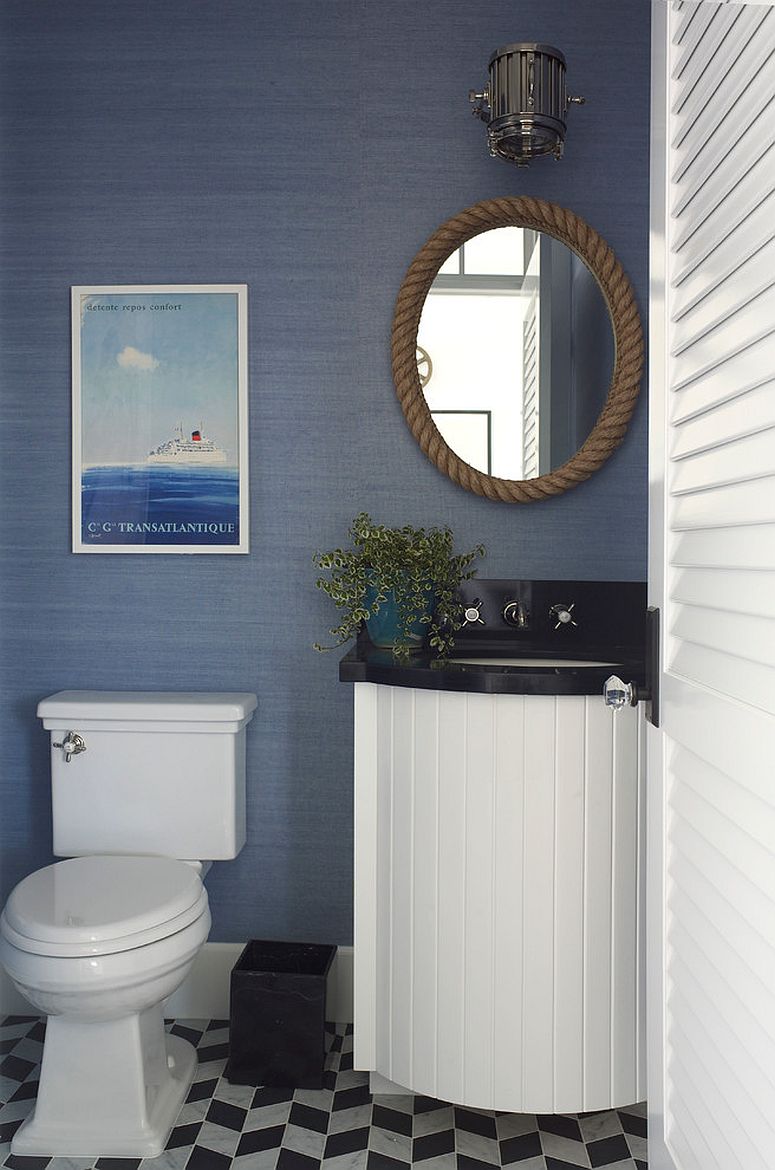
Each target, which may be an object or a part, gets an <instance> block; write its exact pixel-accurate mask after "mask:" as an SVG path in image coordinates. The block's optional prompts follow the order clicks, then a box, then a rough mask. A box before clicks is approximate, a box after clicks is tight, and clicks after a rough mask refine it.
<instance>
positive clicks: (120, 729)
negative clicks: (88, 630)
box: [0, 691, 256, 1158]
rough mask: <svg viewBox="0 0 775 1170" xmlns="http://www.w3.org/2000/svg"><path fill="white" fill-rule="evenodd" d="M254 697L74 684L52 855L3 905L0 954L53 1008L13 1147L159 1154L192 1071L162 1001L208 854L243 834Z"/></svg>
mask: <svg viewBox="0 0 775 1170" xmlns="http://www.w3.org/2000/svg"><path fill="white" fill-rule="evenodd" d="M255 708H256V697H255V695H251V694H241V693H240V694H173V693H148V692H142V693H139V692H121V691H115V692H96V691H62V692H60V693H59V694H56V695H52V696H51V697H50V698H48V699H44V700H43V701H42V702H41V703H40V704H39V706H38V715H39V716H40V717H41V719H42V720H43V726H44V727H45V728H47V729H48V730H49V731H50V733H51V784H52V809H53V825H54V854H55V855H56V856H57V857H67V858H69V859H70V860H67V861H58V862H56V863H55V864H54V865H49V866H47V867H46V868H45V869H41V870H38V872H37V873H33V874H30V876H29V877H26V878H24V880H23V881H21V882H20V883H19V885H18V886H16V888H15V889H14V890H13V892H12V893H11V895H10V897H9V899H8V901H7V903H6V906H5V909H4V910H3V913H2V916H1V917H0V962H2V965H3V966H4V967H5V969H6V971H7V972H8V974H9V975H10V977H11V979H12V980H13V982H14V983H15V985H16V986H17V988H18V989H19V991H21V993H22V994H23V995H24V996H26V998H27V999H28V1000H29V1001H30V1003H32V1004H33V1005H34V1006H35V1007H36V1008H38V1009H39V1010H40V1011H41V1012H45V1014H46V1015H47V1016H48V1017H49V1018H48V1023H47V1027H46V1039H45V1044H44V1048H43V1063H42V1067H41V1074H40V1087H39V1089H38V1097H37V1102H36V1105H35V1110H34V1112H33V1113H32V1115H31V1116H30V1117H29V1118H28V1119H27V1121H25V1123H24V1124H23V1125H22V1126H21V1127H20V1128H19V1129H18V1130H17V1132H16V1134H15V1136H14V1138H13V1141H12V1143H11V1149H12V1152H13V1153H14V1154H48V1155H59V1156H74V1157H92V1156H97V1155H107V1156H113V1157H135V1158H143V1157H144V1158H149V1157H154V1156H155V1155H156V1154H159V1153H161V1151H162V1150H163V1149H164V1146H165V1143H166V1141H167V1137H168V1135H169V1132H170V1130H171V1128H172V1126H173V1125H174V1122H175V1119H176V1117H177V1114H178V1111H179V1109H180V1106H181V1104H182V1102H183V1101H184V1100H185V1097H186V1094H187V1092H188V1088H189V1085H190V1084H191V1081H192V1079H193V1075H194V1070H195V1067H196V1053H195V1051H194V1049H193V1047H192V1046H191V1045H190V1044H188V1043H187V1042H186V1041H185V1040H183V1039H181V1038H180V1037H177V1036H169V1035H166V1034H165V1031H164V1019H163V1014H162V1004H163V1002H164V1000H166V999H167V998H168V997H169V996H170V995H171V994H172V993H173V991H175V990H176V988H177V987H178V986H179V985H180V984H181V983H182V981H183V979H184V978H185V977H186V975H187V974H188V972H189V970H190V969H191V965H192V963H193V961H194V959H195V957H196V954H197V952H198V951H199V949H200V947H201V946H202V945H203V943H204V942H205V940H206V938H207V935H208V933H209V930H210V911H209V908H208V902H207V893H206V891H205V889H204V886H203V885H202V880H201V877H200V874H201V873H202V870H203V865H202V862H203V860H204V859H207V861H208V862H210V861H214V860H220V859H226V858H232V857H236V856H237V854H238V853H239V851H240V849H241V848H242V846H243V845H244V843H245V727H246V725H247V724H248V723H249V722H250V719H251V718H252V716H253V712H254V710H255Z"/></svg>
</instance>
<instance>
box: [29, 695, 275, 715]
mask: <svg viewBox="0 0 775 1170" xmlns="http://www.w3.org/2000/svg"><path fill="white" fill-rule="evenodd" d="M257 703H258V700H257V699H256V696H255V695H251V694H249V693H247V692H244V691H234V692H228V691H227V692H215V691H213V692H209V691H208V692H198V691H58V692H57V694H55V695H49V697H48V698H46V699H41V701H40V702H39V703H38V716H39V718H41V719H43V720H44V722H45V721H46V720H48V719H65V720H67V719H72V720H74V721H78V720H81V721H82V720H84V719H86V718H90V719H94V720H103V719H105V720H127V721H130V722H134V721H135V720H137V721H142V722H143V723H152V722H154V721H155V720H158V721H163V722H176V723H178V722H179V723H198V722H202V723H235V722H243V721H244V722H247V721H248V720H249V719H250V718H251V717H252V714H253V712H254V711H255V709H256V705H257Z"/></svg>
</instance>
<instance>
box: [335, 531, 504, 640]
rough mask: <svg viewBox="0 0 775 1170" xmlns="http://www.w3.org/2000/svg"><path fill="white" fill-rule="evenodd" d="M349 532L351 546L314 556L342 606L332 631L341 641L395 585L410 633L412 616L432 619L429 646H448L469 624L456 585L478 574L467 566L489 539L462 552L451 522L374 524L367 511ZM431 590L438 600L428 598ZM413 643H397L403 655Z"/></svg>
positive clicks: (401, 619) (354, 632) (405, 630)
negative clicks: (464, 620) (457, 547)
mask: <svg viewBox="0 0 775 1170" xmlns="http://www.w3.org/2000/svg"><path fill="white" fill-rule="evenodd" d="M349 535H350V539H351V541H352V546H353V547H352V548H346V549H342V548H335V549H333V550H332V551H331V552H326V553H316V554H315V556H314V558H313V560H314V563H315V565H316V566H317V567H318V568H319V569H325V570H327V571H328V573H329V576H328V577H318V579H317V581H316V582H315V584H316V585H317V587H318V589H322V590H323V592H324V593H327V594H328V596H329V597H330V598H331V600H332V601H333V602H334V604H335V605H336V607H337V609H338V610H339V611H340V617H341V621H340V623H339V625H338V626H334V627H333V628H332V629H331V630H330V631H329V632H330V633H331V634H332V635H333V636H334V638H336V642H335V646H341V645H343V644H344V643H345V642H348V641H349V640H350V639H351V638H354V637H355V636H356V635H357V634H358V631H359V630H360V628H361V625H362V623H363V622H365V621H367V620H368V619H369V618H370V617H371V616H372V615H373V614H376V613H378V612H379V608H380V606H381V605H382V604H383V603H384V602H385V601H386V599H387V595H388V593H389V592H390V591H392V592H393V595H394V597H395V599H396V603H397V606H398V616H399V622H400V625H401V628H402V631H403V633H404V636H405V637H406V638H407V639H408V637H409V629H410V627H411V625H412V623H413V622H415V621H417V620H420V621H422V622H423V623H424V624H427V625H428V628H429V634H430V637H429V639H428V640H429V643H430V645H431V647H432V648H433V649H434V650H435V651H436V652H437V653H438V654H439V655H445V654H447V653H448V652H449V650H450V649H451V648H452V646H453V644H454V634H455V631H456V630H459V629H460V627H461V626H462V624H463V623H462V617H463V607H462V605H461V604H460V601H459V600H458V588H459V586H460V583H461V581H466V580H468V579H469V578H470V577H473V576H475V574H476V570H475V569H471V568H470V567H469V566H470V565H471V562H472V561H474V560H475V559H476V558H477V557H481V556H484V552H485V550H484V545H481V544H478V545H477V546H476V548H474V549H472V551H471V552H468V553H459V554H457V555H456V554H455V553H454V552H453V535H452V532H451V530H450V529H449V528H447V527H444V528H412V527H411V526H410V525H408V524H407V525H406V526H405V527H404V528H386V527H384V525H381V524H374V523H373V521H372V519H371V517H370V516H369V515H368V513H367V512H360V513H359V514H358V515H357V516H356V517H355V519H354V521H353V523H352V526H351V528H350V533H349ZM370 593H372V594H373V596H372V597H369V594H370ZM429 598H432V599H433V602H434V604H433V605H429ZM431 610H432V611H433V612H429V611H431ZM335 646H321V645H319V644H318V643H317V642H316V643H315V649H316V650H333V649H334V648H335ZM409 651H410V647H409V645H397V646H394V647H393V653H394V654H395V656H396V657H397V658H407V657H408V656H409Z"/></svg>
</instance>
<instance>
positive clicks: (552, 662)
mask: <svg viewBox="0 0 775 1170" xmlns="http://www.w3.org/2000/svg"><path fill="white" fill-rule="evenodd" d="M449 661H450V662H454V663H456V664H458V665H460V666H554V667H561V666H610V667H611V668H612V669H613V667H614V666H618V665H619V663H616V662H590V660H589V659H588V658H450V659H449Z"/></svg>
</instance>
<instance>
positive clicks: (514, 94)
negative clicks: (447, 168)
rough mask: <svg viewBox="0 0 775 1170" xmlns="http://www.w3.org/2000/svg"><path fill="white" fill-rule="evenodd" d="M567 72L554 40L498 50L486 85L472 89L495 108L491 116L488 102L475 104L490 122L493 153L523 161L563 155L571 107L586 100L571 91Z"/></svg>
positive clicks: (478, 98)
mask: <svg viewBox="0 0 775 1170" xmlns="http://www.w3.org/2000/svg"><path fill="white" fill-rule="evenodd" d="M565 72H566V62H565V57H564V55H563V54H562V53H561V52H560V50H559V49H555V48H554V47H553V46H552V45H542V44H515V45H505V46H504V47H503V48H502V49H497V50H496V51H495V52H494V53H493V55H492V56H491V57H490V61H489V81H488V84H487V87H486V89H485V90H484V92H483V93H475V92H474V91H471V93H470V94H469V98H470V100H471V101H473V102H476V101H480V102H483V103H484V105H488V106H489V108H490V112H489V115H488V114H487V113H486V112H485V109H484V105H478V106H477V107H475V109H474V113H475V114H478V116H479V117H481V118H482V119H483V121H485V122H487V141H488V145H489V148H490V154H492V155H494V156H497V157H499V158H503V159H506V160H507V161H509V162H514V163H516V164H517V165H518V166H526V165H527V164H528V163H529V161H530V159H531V158H536V157H538V156H539V155H542V154H554V156H555V158H561V157H562V151H563V145H564V141H565V132H566V129H567V125H566V115H567V111H568V106H569V104H570V103H571V102H575V103H577V104H581V103H582V102H583V101H584V99H583V98H577V97H569V96H568V91H567V87H566V83H565Z"/></svg>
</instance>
